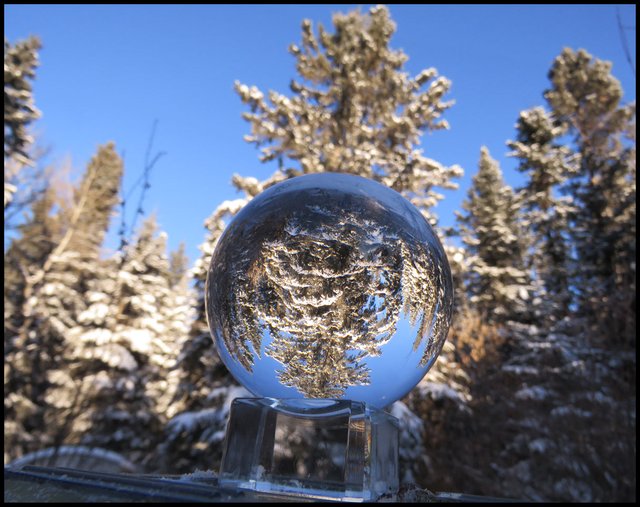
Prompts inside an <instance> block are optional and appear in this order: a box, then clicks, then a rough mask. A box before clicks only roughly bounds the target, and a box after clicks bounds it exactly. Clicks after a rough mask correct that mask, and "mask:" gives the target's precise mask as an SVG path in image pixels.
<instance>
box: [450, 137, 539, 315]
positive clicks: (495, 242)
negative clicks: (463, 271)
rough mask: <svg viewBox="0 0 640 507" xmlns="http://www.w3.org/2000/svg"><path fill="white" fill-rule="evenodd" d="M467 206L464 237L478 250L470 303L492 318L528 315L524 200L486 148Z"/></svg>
mask: <svg viewBox="0 0 640 507" xmlns="http://www.w3.org/2000/svg"><path fill="white" fill-rule="evenodd" d="M462 207H463V208H464V209H465V210H466V212H467V213H466V215H459V216H458V219H459V222H460V224H461V228H462V231H463V236H462V240H463V242H464V243H465V244H466V245H467V248H468V252H469V253H470V254H471V255H473V259H472V261H471V271H470V273H469V280H468V286H467V290H468V291H469V294H470V303H471V305H472V306H474V307H475V308H476V309H477V310H478V311H479V312H480V313H481V315H482V316H483V318H485V319H486V320H487V321H494V322H504V321H507V320H511V319H515V320H520V319H524V318H527V300H528V299H529V291H530V280H529V276H528V273H527V271H526V270H525V264H524V249H525V244H524V241H523V238H522V232H521V231H520V225H519V224H518V222H517V219H518V216H519V211H518V210H519V203H518V200H517V199H516V196H515V195H514V193H513V191H512V189H511V187H509V186H507V185H505V183H504V181H503V179H502V172H501V171H500V168H499V166H498V163H497V162H496V161H495V160H493V159H492V158H491V157H490V155H489V151H488V150H487V148H485V147H483V148H482V149H481V151H480V163H479V170H478V173H477V174H476V176H474V177H473V184H472V187H471V188H470V189H469V193H468V199H467V200H466V201H465V202H464V203H463V204H462Z"/></svg>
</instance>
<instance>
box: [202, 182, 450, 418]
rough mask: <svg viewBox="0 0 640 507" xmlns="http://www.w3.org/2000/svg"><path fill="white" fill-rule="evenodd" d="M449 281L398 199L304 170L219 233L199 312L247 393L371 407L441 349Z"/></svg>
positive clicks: (399, 389)
mask: <svg viewBox="0 0 640 507" xmlns="http://www.w3.org/2000/svg"><path fill="white" fill-rule="evenodd" d="M452 287H453V285H452V281H451V271H450V268H449V263H448V261H447V258H446V255H445V253H444V250H443V248H442V245H441V244H440V241H439V240H438V238H437V237H436V236H435V234H434V232H433V229H432V228H431V226H430V225H429V224H428V223H427V221H426V220H425V219H424V218H423V216H422V215H421V214H420V212H419V211H418V210H417V209H416V208H415V207H414V206H413V205H412V204H411V203H410V202H409V201H407V200H406V199H405V198H404V197H402V196H401V195H400V194H398V193H397V192H395V191H393V190H390V189H389V188H387V187H385V186H383V185H381V184H379V183H376V182H374V181H372V180H368V179H365V178H361V177H359V176H351V175H346V174H337V173H322V174H312V175H306V176H300V177H297V178H292V179H289V180H287V181H284V182H281V183H279V184H277V185H274V186H273V187H271V188H269V189H267V190H266V191H264V192H263V193H261V194H259V195H258V196H257V197H256V198H254V199H253V200H252V201H251V202H249V204H248V205H247V206H245V207H244V209H243V210H242V211H241V212H240V213H238V215H237V216H236V217H235V218H234V220H233V221H232V222H231V223H230V224H229V226H228V227H227V228H226V229H225V231H224V233H223V234H222V236H221V237H220V240H219V242H218V244H217V246H216V249H215V252H214V254H213V257H212V259H211V265H210V267H209V272H208V276H207V287H206V308H207V318H208V320H209V326H210V328H211V332H212V335H213V337H214V339H215V341H216V345H217V348H218V351H219V353H220V356H221V358H222V360H223V361H224V363H225V364H226V366H227V368H228V369H229V370H230V371H231V373H232V374H233V376H234V377H235V378H236V379H237V380H238V382H240V383H241V384H242V385H244V386H245V387H246V388H247V389H249V390H250V391H251V392H252V393H254V394H255V395H256V396H262V397H273V398H303V397H304V398H346V399H350V400H356V401H363V402H365V403H368V404H370V405H372V406H374V407H377V408H383V407H385V406H387V405H389V404H390V403H393V402H394V401H396V400H398V399H400V398H402V397H403V396H404V395H405V394H407V393H408V392H409V391H410V390H411V389H412V388H413V387H414V386H415V385H416V384H417V383H418V382H419V381H420V379H421V378H422V377H423V376H424V375H425V373H426V372H427V370H429V368H430V367H431V366H432V365H433V363H434V362H435V359H436V357H437V356H438V354H439V353H440V351H441V350H442V346H443V344H444V340H445V338H446V335H447V330H448V328H449V323H450V321H451V312H452V302H453V288H452Z"/></svg>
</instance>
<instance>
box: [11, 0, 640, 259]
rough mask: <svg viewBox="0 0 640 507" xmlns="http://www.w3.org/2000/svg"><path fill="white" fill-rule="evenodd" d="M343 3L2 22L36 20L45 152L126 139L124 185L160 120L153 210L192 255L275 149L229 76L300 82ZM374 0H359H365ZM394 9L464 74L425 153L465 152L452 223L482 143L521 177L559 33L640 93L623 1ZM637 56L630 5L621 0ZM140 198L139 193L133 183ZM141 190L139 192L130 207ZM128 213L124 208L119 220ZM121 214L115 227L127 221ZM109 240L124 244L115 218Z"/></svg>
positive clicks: (413, 48) (265, 171)
mask: <svg viewBox="0 0 640 507" xmlns="http://www.w3.org/2000/svg"><path fill="white" fill-rule="evenodd" d="M356 7H357V5H356V4H344V5H286V6H285V5H259V6H258V5H155V6H149V5H84V6H75V5H73V6H72V5H9V6H5V8H4V12H5V22H4V27H5V37H7V38H8V39H9V41H11V42H15V41H16V40H18V39H22V38H25V37H27V36H28V35H31V34H34V35H38V36H40V38H41V40H42V44H43V49H42V51H41V53H40V60H41V66H40V68H39V69H38V73H37V79H36V81H35V83H34V92H35V99H36V105H37V107H38V108H39V109H40V110H41V111H42V112H43V116H42V118H41V119H40V120H38V121H37V123H36V124H35V127H36V132H37V133H38V135H39V139H40V141H41V143H42V144H43V145H45V146H49V147H50V148H51V152H50V154H49V155H48V158H47V161H48V162H51V163H60V164H61V163H62V162H63V161H64V160H69V159H70V160H71V163H72V167H73V173H72V174H73V176H75V177H77V176H78V175H80V174H81V173H82V171H83V170H84V168H85V167H86V164H87V162H88V161H89V159H90V158H91V156H92V155H93V154H94V153H95V150H96V148H97V146H98V145H100V144H103V143H105V142H107V141H110V140H112V141H115V143H116V146H117V149H118V151H119V152H120V153H122V152H124V154H125V178H124V188H125V191H127V190H128V189H130V188H131V186H132V185H133V183H134V182H135V181H136V180H137V179H138V178H139V176H140V174H141V171H142V168H143V165H144V157H145V152H146V149H147V142H148V139H149V136H150V133H151V129H152V125H153V122H154V120H156V119H157V120H158V122H159V123H158V126H157V131H156V135H155V145H154V148H155V150H156V151H164V152H166V155H165V156H164V157H162V158H161V159H160V160H159V161H158V163H157V164H156V165H155V167H154V169H153V172H152V173H151V178H150V182H151V188H150V189H149V191H148V193H147V195H146V197H145V203H144V210H145V212H147V213H148V212H152V211H155V212H156V214H157V218H158V222H159V224H160V226H161V228H162V229H163V230H165V231H166V232H167V233H168V235H169V247H170V248H171V249H175V248H176V247H177V246H178V244H179V243H180V242H181V241H184V242H185V243H186V245H187V254H188V255H189V257H190V259H191V260H192V261H193V260H195V258H196V257H197V256H198V255H199V251H198V248H197V247H198V245H199V244H200V243H201V242H202V241H203V239H204V234H205V230H204V228H203V221H204V220H205V219H206V218H207V217H208V216H209V215H210V214H211V212H212V211H213V210H214V209H215V208H216V207H217V205H218V204H219V203H220V202H222V201H223V200H225V199H233V198H236V197H239V194H238V193H236V191H235V190H234V188H233V187H232V185H231V183H230V180H231V176H232V174H233V173H239V174H242V175H245V176H249V175H251V176H256V177H257V178H260V179H262V178H266V177H267V176H269V175H270V174H271V173H272V172H273V171H274V170H275V167H274V166H273V165H265V164H261V163H260V162H259V161H258V151H257V150H256V149H255V147H254V146H253V145H249V144H247V143H246V142H244V141H243V136H244V135H245V134H248V133H249V125H248V123H246V122H245V121H244V120H242V118H241V113H242V112H244V111H245V110H246V108H245V107H244V106H243V105H242V103H241V101H240V99H239V98H238V96H237V95H236V94H235V92H234V91H233V83H234V81H235V80H240V81H241V82H243V83H245V84H247V85H256V86H258V88H260V89H261V90H263V91H266V90H269V89H272V90H276V91H279V92H282V93H288V90H289V88H288V85H289V81H290V79H291V78H292V77H294V76H295V75H296V73H295V65H294V58H293V56H291V55H290V54H289V53H288V51H287V48H288V46H289V44H291V43H299V42H300V39H301V36H300V34H301V32H300V24H301V22H302V20H303V19H305V18H308V19H310V20H312V21H313V22H314V26H315V25H316V23H317V22H321V23H322V24H323V25H324V26H325V27H328V28H330V30H331V31H332V29H331V27H332V24H331V16H332V13H335V12H347V11H349V10H351V9H354V8H356ZM368 8H369V5H362V10H363V11H366V10H368ZM389 9H390V11H391V16H392V18H393V20H394V21H395V22H396V24H397V31H396V34H395V35H394V37H393V39H392V43H391V46H392V47H393V48H394V49H402V50H404V52H405V53H406V54H407V55H408V56H409V61H408V62H407V65H406V67H405V70H406V71H407V72H409V73H410V74H411V75H416V74H417V73H419V72H420V71H421V70H422V69H425V68H428V67H435V68H436V69H437V70H438V72H439V74H440V75H443V76H445V77H447V78H448V79H450V80H451V81H452V87H451V90H450V93H449V94H448V96H447V97H446V98H447V99H450V100H455V102H456V103H455V105H454V106H453V107H452V108H451V109H449V110H448V111H447V112H446V113H445V116H444V118H446V119H447V121H448V122H449V124H450V125H451V129H450V130H448V131H440V132H436V133H433V134H427V135H425V136H424V137H423V139H422V147H423V148H424V153H425V155H426V156H428V157H431V158H434V159H436V160H438V161H440V162H442V163H444V164H447V165H452V164H459V165H460V166H462V167H463V168H464V170H465V176H464V178H462V179H461V180H460V181H459V183H460V189H459V190H458V191H455V192H453V191H446V192H443V193H444V194H445V196H446V198H445V200H444V201H442V202H441V203H440V204H439V205H438V207H437V208H436V209H435V211H436V213H437V214H438V216H439V217H440V223H441V224H442V225H444V226H448V225H453V224H454V222H455V218H454V211H455V210H460V204H461V202H462V201H463V200H464V199H465V197H466V192H467V189H468V187H469V184H470V181H471V176H473V175H474V174H475V172H476V170H477V162H478V159H479V153H480V147H481V146H482V145H485V146H487V147H488V148H489V150H490V152H491V155H492V156H493V157H494V158H496V159H497V160H498V161H499V162H500V164H501V167H502V170H503V171H504V173H505V179H506V181H507V183H509V184H511V185H515V186H517V185H519V184H520V183H521V182H522V178H521V176H520V175H519V174H518V173H517V172H516V171H515V170H514V168H515V166H516V165H517V164H516V161H515V160H513V159H510V158H508V157H507V156H506V154H507V152H508V148H507V147H506V145H505V141H506V140H508V139H512V138H513V137H514V136H515V131H514V124H515V122H516V120H517V118H518V114H519V112H520V111H521V110H523V109H527V108H530V107H533V106H536V105H543V104H544V101H543V98H542V92H543V91H544V89H545V88H546V87H547V86H548V80H547V73H548V71H549V68H550V66H551V64H552V61H553V59H554V58H555V57H556V56H557V55H558V54H559V53H560V51H561V50H562V48H563V47H565V46H568V47H571V48H574V49H578V48H584V49H586V50H587V51H589V52H590V53H591V54H592V55H594V56H596V57H598V58H600V59H603V60H609V61H611V62H613V74H614V75H615V76H616V77H617V78H618V79H619V80H620V81H621V83H622V86H623V89H624V91H625V97H624V100H625V101H631V100H635V76H634V74H633V72H632V70H631V67H630V65H629V64H628V62H627V61H626V59H625V54H624V50H623V45H622V42H621V39H620V33H619V31H618V25H617V21H616V6H615V5H528V6H525V5H506V6H502V5H473V6H472V5H446V6H445V5H390V6H389ZM619 11H620V14H621V16H622V21H623V23H624V24H625V25H627V26H633V27H634V29H633V30H627V31H626V32H625V33H626V36H627V41H628V44H629V45H630V50H631V55H632V58H633V61H634V64H635V18H636V10H635V6H633V5H620V6H619ZM136 200H137V199H136ZM134 208H135V204H134V203H132V204H130V205H129V206H128V215H127V221H128V222H129V223H131V220H132V216H133V211H134ZM118 224H119V217H118V218H116V219H114V225H115V226H117V225H118ZM115 226H114V227H113V229H115V228H116V227H115ZM107 246H109V247H112V248H115V247H116V246H117V238H116V234H115V232H112V233H110V235H109V237H108V241H107Z"/></svg>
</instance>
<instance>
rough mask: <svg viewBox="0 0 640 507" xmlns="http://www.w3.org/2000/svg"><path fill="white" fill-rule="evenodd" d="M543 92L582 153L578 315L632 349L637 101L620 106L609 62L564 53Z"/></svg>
mask: <svg viewBox="0 0 640 507" xmlns="http://www.w3.org/2000/svg"><path fill="white" fill-rule="evenodd" d="M549 79H550V81H551V87H550V88H549V89H548V90H547V91H546V92H545V98H546V99H547V101H548V103H549V105H550V107H551V110H552V114H553V116H554V117H555V118H556V119H557V121H559V122H560V123H562V124H564V125H566V127H567V128H568V133H569V134H570V135H572V136H573V142H574V145H575V150H576V151H577V152H578V153H579V154H580V165H579V168H578V171H577V173H576V174H573V175H571V176H572V177H571V178H570V179H569V180H568V182H567V185H566V191H567V192H568V193H569V194H570V195H571V196H572V198H573V200H574V203H575V207H574V212H573V213H571V215H570V216H569V225H570V231H571V235H572V239H573V244H574V247H575V251H576V254H577V259H576V261H577V262H576V269H575V270H574V273H573V274H574V284H575V286H576V289H577V290H578V296H579V298H578V303H579V308H580V313H581V314H582V315H584V316H586V317H587V318H588V320H589V321H590V322H591V323H592V324H593V325H595V326H596V328H597V330H598V333H599V334H600V335H602V336H606V337H611V336H615V337H616V339H619V340H621V341H623V342H627V343H635V230H636V229H635V177H636V167H635V103H633V104H629V105H622V104H621V100H622V94H623V91H622V87H621V86H620V83H619V81H618V80H617V79H615V78H614V77H613V76H612V75H611V63H609V62H605V61H602V60H598V59H596V58H594V57H592V56H591V55H590V54H589V53H587V52H586V51H584V50H579V51H577V52H576V51H573V50H571V49H568V48H565V49H564V50H563V51H562V53H561V54H560V56H558V57H557V58H556V59H555V61H554V63H553V66H552V68H551V70H550V72H549Z"/></svg>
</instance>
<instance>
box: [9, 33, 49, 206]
mask: <svg viewBox="0 0 640 507" xmlns="http://www.w3.org/2000/svg"><path fill="white" fill-rule="evenodd" d="M40 47H41V45H40V40H39V39H38V38H37V37H29V38H28V39H26V40H23V41H19V42H17V43H16V44H15V45H11V44H10V43H9V41H7V39H6V38H5V40H4V163H5V164H4V166H5V169H4V207H5V208H6V207H7V205H8V204H9V203H10V202H11V199H12V197H13V194H14V192H15V191H16V190H17V189H16V186H15V185H14V184H13V182H12V180H13V178H14V177H15V175H16V173H17V172H18V171H19V170H20V167H21V166H24V165H29V164H32V163H33V161H32V160H31V157H30V155H29V153H28V152H29V148H30V146H31V144H32V143H33V138H32V137H31V135H29V133H28V131H27V127H28V125H29V124H30V123H31V122H32V121H33V120H35V119H36V118H38V117H39V116H40V111H38V109H37V108H36V106H35V101H34V99H33V91H32V87H31V82H30V81H31V80H33V79H34V78H35V73H36V72H35V70H36V67H38V65H39V62H38V50H39V49H40Z"/></svg>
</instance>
